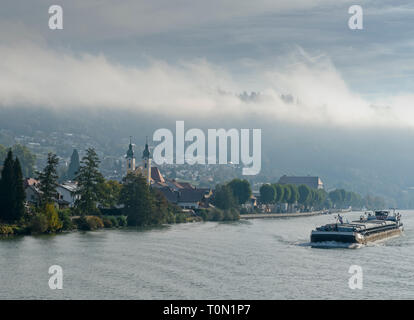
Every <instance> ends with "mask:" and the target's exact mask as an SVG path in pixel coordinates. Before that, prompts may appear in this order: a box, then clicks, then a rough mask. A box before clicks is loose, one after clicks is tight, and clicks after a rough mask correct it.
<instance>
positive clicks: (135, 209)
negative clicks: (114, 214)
mask: <svg viewBox="0 0 414 320" xmlns="http://www.w3.org/2000/svg"><path fill="white" fill-rule="evenodd" d="M120 203H122V204H123V205H124V208H123V211H124V214H125V215H126V216H128V224H129V225H131V226H145V225H149V224H152V221H151V214H152V213H153V212H154V198H153V196H152V194H151V192H150V189H149V188H148V185H147V182H146V179H145V177H144V176H143V175H141V174H135V173H133V172H130V173H128V174H127V176H126V177H125V178H124V179H123V185H122V190H121V194H120Z"/></svg>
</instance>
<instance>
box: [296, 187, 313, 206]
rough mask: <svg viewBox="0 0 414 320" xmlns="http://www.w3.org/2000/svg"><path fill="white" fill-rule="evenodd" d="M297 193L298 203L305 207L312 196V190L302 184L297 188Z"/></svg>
mask: <svg viewBox="0 0 414 320" xmlns="http://www.w3.org/2000/svg"><path fill="white" fill-rule="evenodd" d="M298 191H299V199H298V202H299V203H300V204H302V205H304V206H305V205H307V204H308V203H309V201H310V200H311V198H312V197H311V196H312V190H311V188H309V187H308V186H306V185H304V184H302V185H300V186H299V187H298Z"/></svg>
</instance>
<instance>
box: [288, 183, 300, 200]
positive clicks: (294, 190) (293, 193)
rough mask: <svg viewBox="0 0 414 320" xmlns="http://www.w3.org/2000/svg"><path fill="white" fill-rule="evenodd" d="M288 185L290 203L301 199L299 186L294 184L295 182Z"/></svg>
mask: <svg viewBox="0 0 414 320" xmlns="http://www.w3.org/2000/svg"><path fill="white" fill-rule="evenodd" d="M287 187H288V188H289V189H290V197H289V199H288V201H287V202H288V203H289V204H293V203H295V202H296V201H298V199H299V191H298V188H297V187H296V186H295V185H293V184H289V185H287Z"/></svg>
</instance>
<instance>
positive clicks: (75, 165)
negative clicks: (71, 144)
mask: <svg viewBox="0 0 414 320" xmlns="http://www.w3.org/2000/svg"><path fill="white" fill-rule="evenodd" d="M79 168H80V162H79V154H78V151H77V150H76V149H74V150H73V152H72V156H71V157H70V163H69V168H68V172H67V173H66V178H67V179H68V180H74V179H75V178H76V174H77V173H78V171H79Z"/></svg>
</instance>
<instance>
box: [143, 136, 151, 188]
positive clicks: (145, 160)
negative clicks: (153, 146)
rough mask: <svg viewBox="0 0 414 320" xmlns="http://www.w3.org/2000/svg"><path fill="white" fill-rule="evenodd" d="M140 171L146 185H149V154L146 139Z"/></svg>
mask: <svg viewBox="0 0 414 320" xmlns="http://www.w3.org/2000/svg"><path fill="white" fill-rule="evenodd" d="M142 171H143V174H144V176H145V178H146V179H147V183H148V185H151V154H150V152H149V148H148V138H147V141H146V143H145V149H144V152H143V153H142Z"/></svg>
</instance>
